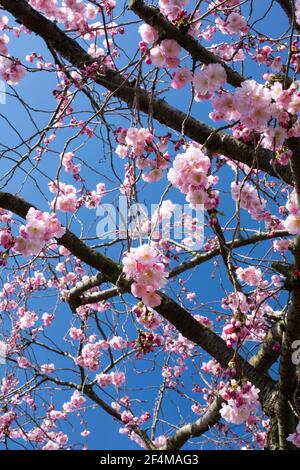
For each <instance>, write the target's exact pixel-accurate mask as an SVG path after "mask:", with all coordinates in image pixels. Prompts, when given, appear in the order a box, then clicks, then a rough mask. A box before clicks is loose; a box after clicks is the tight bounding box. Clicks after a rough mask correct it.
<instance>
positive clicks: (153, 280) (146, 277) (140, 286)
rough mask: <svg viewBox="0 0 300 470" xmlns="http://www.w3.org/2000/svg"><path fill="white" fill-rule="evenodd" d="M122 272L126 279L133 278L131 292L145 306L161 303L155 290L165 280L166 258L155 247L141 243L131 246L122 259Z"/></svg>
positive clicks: (161, 285) (163, 284)
mask: <svg viewBox="0 0 300 470" xmlns="http://www.w3.org/2000/svg"><path fill="white" fill-rule="evenodd" d="M122 263H123V272H124V273H125V275H126V277H127V278H128V279H133V281H134V282H133V284H132V286H131V292H132V294H133V295H134V296H135V297H138V298H140V299H142V302H143V304H144V305H146V306H147V307H152V308H155V307H157V306H158V305H160V304H161V298H160V296H159V295H158V294H157V293H156V292H155V291H156V290H158V289H161V288H162V287H164V286H165V284H166V282H167V275H168V273H167V271H166V264H165V263H166V260H165V258H164V257H163V256H162V254H161V252H160V251H159V250H158V248H157V247H155V246H153V245H147V244H144V245H141V246H139V247H138V248H131V250H130V251H129V252H127V253H125V256H124V258H123V260H122Z"/></svg>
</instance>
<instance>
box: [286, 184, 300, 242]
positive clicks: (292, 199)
mask: <svg viewBox="0 0 300 470" xmlns="http://www.w3.org/2000/svg"><path fill="white" fill-rule="evenodd" d="M286 208H287V210H288V211H289V215H288V216H287V218H286V220H285V221H284V226H285V229H286V230H287V231H288V232H289V233H290V234H292V235H299V234H300V208H299V206H298V202H297V194H296V191H295V190H294V191H292V192H291V193H290V194H289V196H288V200H287V203H286Z"/></svg>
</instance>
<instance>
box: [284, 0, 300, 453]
mask: <svg viewBox="0 0 300 470" xmlns="http://www.w3.org/2000/svg"><path fill="white" fill-rule="evenodd" d="M299 6H300V5H299ZM287 441H289V442H292V443H293V444H294V446H296V447H300V422H299V423H298V425H297V427H296V431H295V432H294V433H293V434H290V435H289V436H288V438H287Z"/></svg>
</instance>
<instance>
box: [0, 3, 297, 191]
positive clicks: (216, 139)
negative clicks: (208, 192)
mask: <svg viewBox="0 0 300 470" xmlns="http://www.w3.org/2000/svg"><path fill="white" fill-rule="evenodd" d="M1 4H2V6H3V7H4V8H5V9H6V10H7V11H9V12H10V13H11V14H12V15H14V16H15V18H16V19H17V20H18V21H20V22H21V23H22V24H24V26H26V27H27V28H28V29H30V30H31V31H33V32H35V33H36V34H37V35H39V36H40V37H42V38H43V39H44V40H45V41H46V44H47V45H49V44H50V45H51V47H53V49H55V50H56V51H57V52H59V53H60V54H61V56H62V57H64V58H65V59H67V60H68V61H70V63H71V64H73V65H74V66H75V67H78V68H79V69H83V68H84V67H85V66H86V65H89V64H91V63H93V62H95V59H93V58H92V57H91V56H90V55H89V54H87V52H86V51H85V50H84V49H83V48H82V47H81V46H80V45H79V44H78V43H77V42H76V41H75V40H74V39H71V38H70V37H69V36H67V35H66V34H65V33H64V32H63V31H62V30H60V29H59V28H58V27H57V26H56V25H55V24H54V23H53V22H51V21H50V20H48V19H47V18H45V17H44V16H43V15H41V14H40V13H38V12H37V11H36V10H34V9H33V8H32V7H31V6H30V5H29V4H28V3H27V2H26V1H25V0H1ZM96 82H97V83H98V84H99V85H101V86H103V87H105V88H107V89H108V90H110V91H112V92H113V93H114V95H115V96H116V97H118V98H120V99H121V100H123V101H125V102H126V103H127V104H128V106H129V107H132V106H133V104H134V103H135V105H136V104H137V97H138V107H139V109H140V110H141V111H142V112H144V113H146V114H149V113H151V114H152V116H153V118H154V119H156V120H157V121H159V122H160V123H161V124H163V125H166V126H168V127H170V128H171V129H173V130H175V131H178V132H180V133H181V132H182V131H183V129H182V128H183V127H184V134H185V135H186V136H187V137H189V138H190V139H192V140H194V141H195V142H198V143H199V144H205V145H206V147H207V149H208V150H209V151H210V152H212V153H218V154H223V155H226V156H227V157H229V158H231V159H232V160H235V161H239V162H242V163H245V164H247V165H248V166H253V165H254V167H255V168H257V169H259V170H262V171H265V172H267V173H268V174H269V175H271V176H274V177H280V178H282V179H283V180H284V181H285V182H286V183H288V184H291V183H292V180H291V176H290V172H289V169H288V168H286V167H282V166H280V165H279V166H278V167H277V168H274V166H273V164H272V163H271V161H272V160H273V153H272V152H271V151H269V150H266V149H257V150H256V151H254V149H253V148H252V147H251V146H248V145H246V144H244V143H242V142H240V141H238V140H236V139H234V138H233V137H230V136H229V135H227V134H225V133H223V132H218V131H217V130H216V129H214V128H212V127H210V126H207V125H206V124H203V123H202V122H200V121H198V120H196V119H195V118H193V117H187V116H186V114H185V113H184V112H181V111H179V110H178V109H176V108H174V107H173V106H171V105H170V104H168V103H166V102H165V101H164V100H157V99H153V97H152V96H151V95H150V94H148V93H147V92H146V91H145V90H143V89H141V88H136V86H131V84H130V83H128V82H127V81H126V79H125V78H124V77H122V75H120V73H118V72H116V71H114V70H111V69H109V68H107V67H106V66H104V65H103V64H102V65H101V74H100V73H99V74H98V75H97V78H96ZM183 123H184V126H183Z"/></svg>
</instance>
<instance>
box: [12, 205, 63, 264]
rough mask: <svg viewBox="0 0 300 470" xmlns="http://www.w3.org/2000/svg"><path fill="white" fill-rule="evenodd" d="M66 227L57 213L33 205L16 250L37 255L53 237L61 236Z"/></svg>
mask: <svg viewBox="0 0 300 470" xmlns="http://www.w3.org/2000/svg"><path fill="white" fill-rule="evenodd" d="M65 231H66V229H65V228H64V227H62V226H61V224H60V222H59V221H58V219H57V216H56V215H55V214H49V213H48V212H41V211H39V210H36V209H34V208H33V207H31V208H30V209H29V211H28V213H27V216H26V225H22V226H21V227H20V235H19V236H18V237H16V239H15V244H14V248H13V249H14V251H16V252H17V253H21V254H22V255H23V256H34V255H37V254H38V253H39V252H40V251H41V250H43V248H44V247H45V244H46V243H47V242H49V241H50V240H51V239H52V238H54V237H56V238H60V237H62V236H63V235H64V233H65Z"/></svg>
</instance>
